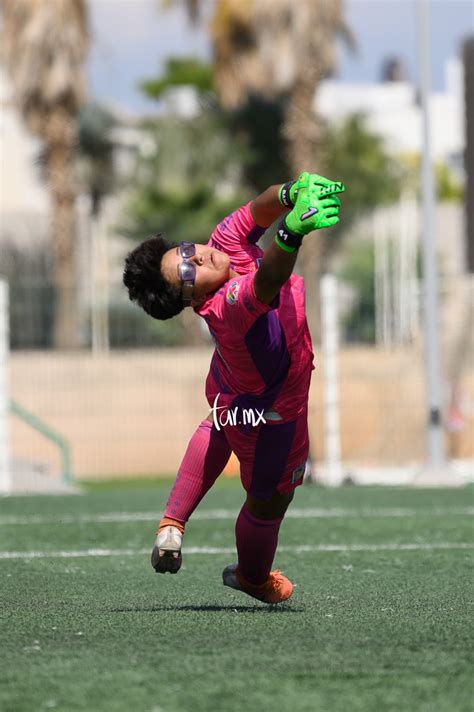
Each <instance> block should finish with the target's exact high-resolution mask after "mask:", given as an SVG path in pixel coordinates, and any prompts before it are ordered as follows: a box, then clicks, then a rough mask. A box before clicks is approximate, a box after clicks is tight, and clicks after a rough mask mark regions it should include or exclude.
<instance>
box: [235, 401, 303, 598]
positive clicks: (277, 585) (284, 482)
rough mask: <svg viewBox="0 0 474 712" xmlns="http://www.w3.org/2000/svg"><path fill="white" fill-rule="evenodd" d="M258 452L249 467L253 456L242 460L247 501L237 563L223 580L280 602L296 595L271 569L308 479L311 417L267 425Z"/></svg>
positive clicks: (237, 530)
mask: <svg viewBox="0 0 474 712" xmlns="http://www.w3.org/2000/svg"><path fill="white" fill-rule="evenodd" d="M253 447H254V452H253V457H252V458H251V461H250V466H249V457H248V452H247V453H245V452H244V453H243V458H242V460H241V474H242V482H243V484H244V487H245V488H246V489H247V498H246V501H245V503H244V505H243V507H242V509H241V511H240V513H239V516H238V518H237V522H236V527H235V534H236V545H237V553H238V564H233V565H231V566H228V567H226V569H224V574H223V578H224V583H225V584H226V585H228V586H231V587H232V588H237V589H239V590H242V591H244V592H245V593H248V594H249V595H251V596H254V597H255V598H259V599H260V600H264V601H266V602H268V603H275V602H279V601H282V600H286V599H287V598H289V597H290V596H291V594H292V591H293V585H292V584H291V582H290V581H289V580H288V579H287V578H286V577H284V576H283V575H282V574H281V573H280V572H277V571H276V572H272V571H271V567H272V564H273V560H274V557H275V553H276V549H277V545H278V535H279V531H280V526H281V523H282V521H283V518H284V516H285V513H286V510H287V508H288V506H289V504H290V503H291V500H292V499H293V494H294V489H295V487H296V486H298V485H299V484H301V482H302V480H303V473H304V464H305V461H306V458H307V456H308V449H309V439H308V430H307V416H306V413H304V414H302V416H300V418H298V419H297V420H296V421H293V422H291V423H284V424H281V425H280V424H279V425H264V426H262V427H261V429H260V431H259V432H258V434H257V435H256V437H255V442H254V446H253ZM237 454H239V453H237ZM246 455H247V456H246Z"/></svg>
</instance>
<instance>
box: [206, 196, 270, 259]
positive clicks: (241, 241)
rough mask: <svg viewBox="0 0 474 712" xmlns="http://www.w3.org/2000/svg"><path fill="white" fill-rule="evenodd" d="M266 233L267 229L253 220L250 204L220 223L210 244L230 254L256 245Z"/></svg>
mask: <svg viewBox="0 0 474 712" xmlns="http://www.w3.org/2000/svg"><path fill="white" fill-rule="evenodd" d="M265 231H266V228H264V227H260V225H257V223H256V222H255V220H254V219H253V216H252V211H251V210H250V203H247V204H246V205H243V206H242V207H241V208H239V209H238V210H236V211H235V212H233V213H231V214H230V215H228V216H227V217H226V218H224V220H223V221H222V222H221V223H219V225H218V226H217V227H216V229H215V230H214V232H213V233H212V235H211V239H210V243H211V245H212V246H213V247H218V248H220V249H222V250H224V252H228V253H230V252H232V251H233V250H241V249H242V248H245V246H247V245H255V244H256V243H257V242H258V240H259V239H260V238H261V237H262V235H263V234H264V232H265Z"/></svg>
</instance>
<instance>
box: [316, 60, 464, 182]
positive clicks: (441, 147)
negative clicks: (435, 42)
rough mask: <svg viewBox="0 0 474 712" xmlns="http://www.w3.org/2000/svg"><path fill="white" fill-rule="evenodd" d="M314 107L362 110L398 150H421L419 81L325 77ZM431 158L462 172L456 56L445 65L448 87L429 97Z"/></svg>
mask: <svg viewBox="0 0 474 712" xmlns="http://www.w3.org/2000/svg"><path fill="white" fill-rule="evenodd" d="M314 108H315V110H317V111H318V112H319V113H320V114H321V115H322V116H323V117H324V118H326V119H327V120H328V121H331V122H334V121H337V120H338V119H341V120H342V119H344V118H346V117H347V116H348V115H350V114H355V113H362V114H365V115H366V116H367V123H368V126H369V128H371V129H372V130H373V131H375V132H376V133H378V134H380V135H381V136H383V138H384V139H385V140H386V142H387V145H388V147H389V148H390V150H392V151H393V152H396V153H397V152H398V153H421V141H422V127H421V121H422V117H421V107H420V104H419V102H418V99H417V89H416V87H415V86H414V85H413V84H411V83H409V82H406V81H401V82H378V83H373V84H348V83H344V82H339V81H337V80H327V81H324V82H322V84H321V86H320V88H319V91H318V92H317V94H316V96H315V99H314ZM429 110H430V118H431V133H432V135H431V145H432V154H433V158H434V159H437V160H442V161H445V162H446V163H448V164H449V165H450V166H451V167H452V168H454V169H455V170H456V171H457V172H462V154H463V151H464V143H465V135H464V125H463V121H464V88H463V67H462V63H461V61H460V60H458V59H451V60H449V61H448V62H447V63H446V65H445V91H444V92H432V93H431V95H430V99H429Z"/></svg>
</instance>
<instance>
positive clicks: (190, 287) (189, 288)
mask: <svg viewBox="0 0 474 712" xmlns="http://www.w3.org/2000/svg"><path fill="white" fill-rule="evenodd" d="M178 253H179V255H181V257H182V260H183V261H182V262H180V263H179V265H178V277H179V280H180V282H181V294H182V297H183V302H184V306H185V307H188V306H189V305H190V304H191V300H192V298H193V291H194V282H195V280H196V265H195V264H194V263H193V262H189V259H190V257H194V255H195V254H196V245H195V244H194V242H180V243H179V246H178Z"/></svg>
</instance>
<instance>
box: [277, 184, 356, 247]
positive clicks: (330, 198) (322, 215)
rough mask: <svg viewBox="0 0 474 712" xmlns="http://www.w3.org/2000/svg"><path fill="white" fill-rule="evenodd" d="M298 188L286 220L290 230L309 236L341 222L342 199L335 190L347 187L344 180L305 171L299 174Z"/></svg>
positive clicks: (296, 187) (341, 190)
mask: <svg viewBox="0 0 474 712" xmlns="http://www.w3.org/2000/svg"><path fill="white" fill-rule="evenodd" d="M296 190H297V194H296V203H295V206H294V208H293V209H292V210H291V211H290V212H289V213H288V214H287V215H286V217H285V219H284V222H285V224H286V227H287V228H288V229H289V230H291V232H295V233H297V234H299V235H306V234H307V233H308V232H312V231H313V230H320V229H321V228H324V227H331V226H332V225H336V223H338V222H339V207H340V205H341V202H340V200H339V198H338V197H337V195H336V193H342V192H343V191H344V190H345V188H344V185H343V184H342V183H340V182H337V181H332V180H329V179H328V178H324V177H323V176H320V175H318V174H317V173H311V174H310V173H306V172H305V173H302V174H301V175H300V176H299V177H298V181H297V183H296V184H295V191H296Z"/></svg>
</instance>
